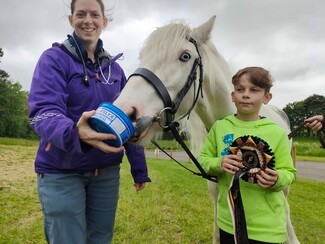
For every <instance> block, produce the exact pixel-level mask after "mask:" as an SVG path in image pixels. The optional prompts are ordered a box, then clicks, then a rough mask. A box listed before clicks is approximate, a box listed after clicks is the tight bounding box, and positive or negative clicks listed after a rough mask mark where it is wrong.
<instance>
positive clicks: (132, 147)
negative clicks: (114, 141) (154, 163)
mask: <svg viewBox="0 0 325 244" xmlns="http://www.w3.org/2000/svg"><path fill="white" fill-rule="evenodd" d="M124 148H125V150H126V156H127V158H128V161H129V163H130V166H131V174H132V176H133V180H134V182H135V183H144V182H151V180H150V178H149V177H148V168H147V162H146V157H145V154H144V148H143V146H140V145H136V144H132V143H125V144H124Z"/></svg>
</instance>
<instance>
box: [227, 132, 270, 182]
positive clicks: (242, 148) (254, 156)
mask: <svg viewBox="0 0 325 244" xmlns="http://www.w3.org/2000/svg"><path fill="white" fill-rule="evenodd" d="M229 153H230V154H234V155H238V156H240V157H241V158H242V159H243V165H244V166H245V168H244V170H243V171H245V172H246V174H244V175H243V176H242V177H241V178H242V179H243V180H245V181H247V182H250V183H257V180H256V175H257V174H258V173H259V172H260V171H261V170H265V168H266V167H268V168H271V169H273V168H274V154H273V152H272V149H271V148H270V146H269V145H268V143H267V142H266V141H264V140H263V139H261V138H259V137H256V136H251V135H246V136H241V137H238V138H237V139H236V140H235V141H234V142H233V143H232V144H231V146H230V147H229Z"/></svg>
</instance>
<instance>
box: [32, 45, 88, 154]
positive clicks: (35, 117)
mask: <svg viewBox="0 0 325 244" xmlns="http://www.w3.org/2000/svg"><path fill="white" fill-rule="evenodd" d="M61 60H62V58H61V59H60V53H59V52H58V50H55V48H51V49H49V50H47V51H45V52H44V53H43V54H42V56H41V57H40V59H39V61H38V63H37V65H36V68H35V71H34V74H33V79H32V84H31V88H30V93H29V97H28V104H29V108H30V114H29V121H30V124H31V126H32V128H33V129H34V130H35V132H36V133H37V134H39V135H40V136H41V137H42V139H43V140H45V141H46V142H48V143H51V144H52V145H54V146H55V147H57V148H59V149H60V150H63V151H66V152H67V151H69V152H76V153H82V150H81V145H80V141H79V136H78V129H77V127H76V123H75V122H74V121H72V120H71V119H70V118H68V117H67V114H68V112H67V100H68V96H69V94H68V91H67V81H66V74H65V70H66V69H68V66H67V65H66V64H64V63H63V62H62V61H61Z"/></svg>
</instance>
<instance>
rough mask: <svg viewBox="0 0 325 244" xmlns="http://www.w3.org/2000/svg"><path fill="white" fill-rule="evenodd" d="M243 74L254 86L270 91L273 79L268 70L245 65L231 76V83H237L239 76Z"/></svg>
mask: <svg viewBox="0 0 325 244" xmlns="http://www.w3.org/2000/svg"><path fill="white" fill-rule="evenodd" d="M244 74H246V75H247V79H248V80H249V81H250V82H251V83H253V84H254V85H255V86H258V87H261V88H264V89H265V91H266V92H270V89H271V87H272V86H273V81H272V77H271V75H270V72H269V71H267V70H266V69H263V68H261V67H246V68H243V69H240V70H238V72H237V73H236V74H235V75H234V76H233V77H232V84H233V85H237V84H238V81H239V78H240V77H241V76H242V75H244Z"/></svg>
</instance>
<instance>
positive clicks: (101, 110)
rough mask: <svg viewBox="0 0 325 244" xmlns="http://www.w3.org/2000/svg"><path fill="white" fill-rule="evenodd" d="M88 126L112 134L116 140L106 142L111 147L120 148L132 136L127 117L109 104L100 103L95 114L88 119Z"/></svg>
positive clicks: (132, 130)
mask: <svg viewBox="0 0 325 244" xmlns="http://www.w3.org/2000/svg"><path fill="white" fill-rule="evenodd" d="M89 124H90V126H91V127H92V128H93V129H94V130H96V131H98V132H102V133H109V134H114V135H115V136H116V137H117V138H116V140H106V141H105V142H106V143H107V144H109V145H111V146H115V147H120V146H121V145H123V144H124V143H125V142H126V141H127V140H128V139H130V137H131V136H132V135H133V134H134V127H133V125H132V122H131V120H130V119H129V117H128V116H127V115H126V114H124V113H123V111H121V110H120V109H119V108H117V107H115V106H114V105H113V104H110V103H101V104H100V107H98V108H97V110H96V113H95V114H94V115H93V116H91V117H90V118H89Z"/></svg>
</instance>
